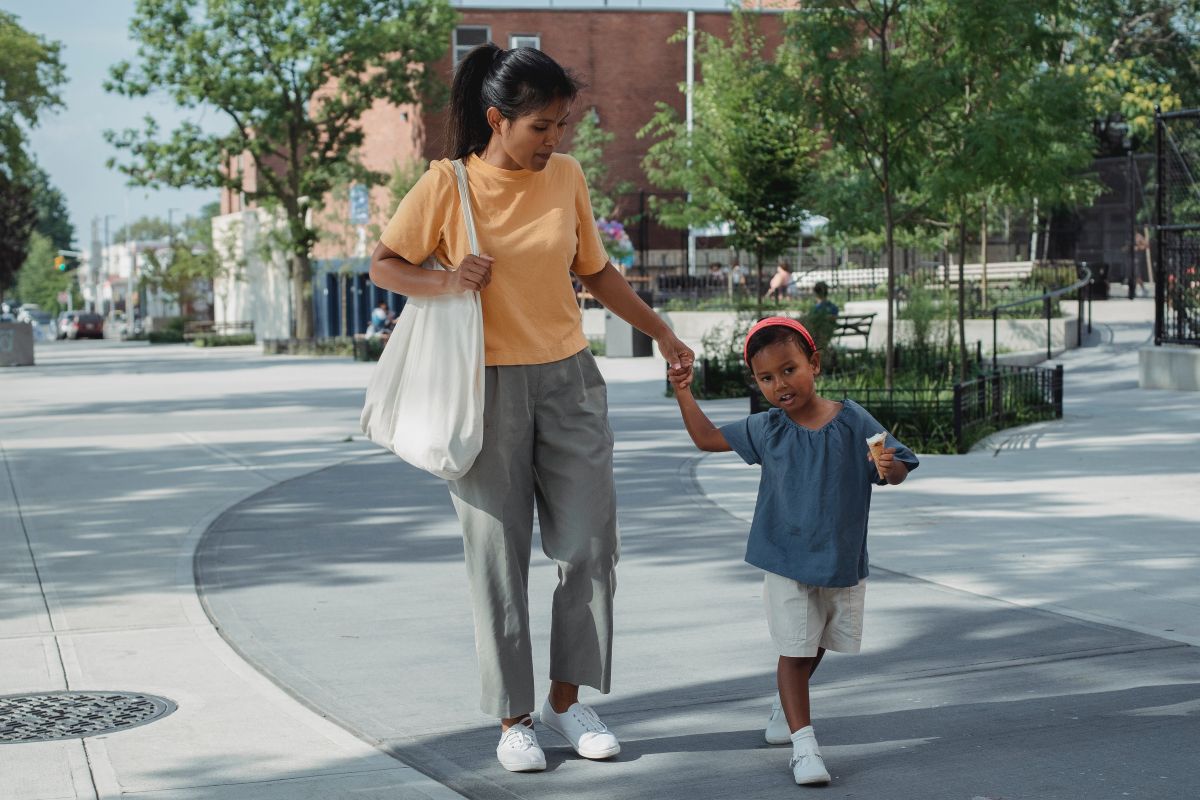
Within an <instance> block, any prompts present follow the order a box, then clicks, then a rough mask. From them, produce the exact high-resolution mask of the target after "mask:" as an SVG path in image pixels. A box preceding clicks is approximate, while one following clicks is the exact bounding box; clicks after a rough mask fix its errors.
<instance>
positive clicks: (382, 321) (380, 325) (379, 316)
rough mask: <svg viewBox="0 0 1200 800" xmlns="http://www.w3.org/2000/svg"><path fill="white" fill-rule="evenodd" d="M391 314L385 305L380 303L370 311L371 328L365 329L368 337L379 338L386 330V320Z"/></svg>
mask: <svg viewBox="0 0 1200 800" xmlns="http://www.w3.org/2000/svg"><path fill="white" fill-rule="evenodd" d="M390 316H391V312H389V311H388V307H387V303H383V302H381V303H380V304H379V305H378V306H376V307H375V308H374V309H373V310H372V311H371V326H370V328H368V329H367V335H368V336H379V335H381V334H383V333H384V332H385V331H387V330H388V318H389V317H390Z"/></svg>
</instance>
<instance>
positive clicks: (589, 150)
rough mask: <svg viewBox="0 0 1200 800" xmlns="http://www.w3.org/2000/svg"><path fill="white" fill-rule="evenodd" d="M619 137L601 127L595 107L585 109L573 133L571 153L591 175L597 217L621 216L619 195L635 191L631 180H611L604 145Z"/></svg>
mask: <svg viewBox="0 0 1200 800" xmlns="http://www.w3.org/2000/svg"><path fill="white" fill-rule="evenodd" d="M615 138H616V135H615V134H613V133H612V132H610V131H606V130H604V128H602V127H600V114H599V113H598V112H597V111H596V109H594V108H589V109H588V110H587V111H585V112H584V113H583V117H582V118H581V119H580V120H579V122H578V123H577V124H576V125H575V131H574V133H573V134H572V135H571V151H570V152H571V156H572V157H573V158H574V159H575V160H576V161H578V162H579V166H580V168H582V169H583V175H584V177H585V178H587V184H588V191H589V192H590V193H591V197H592V213H593V214H595V215H596V219H618V220H619V219H621V218H622V217H623V215H622V214H619V213H618V211H619V208H618V198H619V197H620V196H621V195H622V194H625V193H626V192H630V191H633V184H632V183H630V182H629V181H621V182H619V183H616V184H613V183H612V181H610V180H609V177H608V162H607V161H605V159H604V147H605V145H607V144H608V143H609V142H611V141H612V140H613V139H615Z"/></svg>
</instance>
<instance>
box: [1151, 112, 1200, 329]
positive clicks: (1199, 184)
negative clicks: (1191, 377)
mask: <svg viewBox="0 0 1200 800" xmlns="http://www.w3.org/2000/svg"><path fill="white" fill-rule="evenodd" d="M1155 129H1156V131H1157V137H1156V140H1157V153H1156V157H1157V158H1156V160H1157V173H1158V185H1157V187H1156V192H1155V195H1156V198H1155V214H1154V216H1155V225H1154V231H1155V235H1154V238H1155V240H1156V241H1155V259H1154V260H1155V262H1156V264H1155V269H1154V343H1155V344H1156V345H1162V344H1183V345H1200V109H1192V110H1188V111H1173V112H1170V113H1166V114H1164V113H1161V112H1160V113H1156V114H1155Z"/></svg>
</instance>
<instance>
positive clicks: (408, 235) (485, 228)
mask: <svg viewBox="0 0 1200 800" xmlns="http://www.w3.org/2000/svg"><path fill="white" fill-rule="evenodd" d="M466 165H467V184H468V186H469V188H470V194H471V210H472V212H473V213H474V215H475V232H476V234H477V235H478V237H479V248H480V251H481V252H482V253H483V254H484V255H488V256H491V257H492V258H494V259H495V261H494V262H493V263H492V282H491V283H490V284H488V286H487V287H486V288H485V289H484V290H483V292H482V293H481V299H482V300H483V341H484V350H485V356H484V357H485V361H486V363H487V364H488V365H489V366H492V365H504V364H547V363H550V362H551V361H558V360H560V359H563V358H566V357H568V356H571V355H574V354H575V353H578V352H579V351H580V350H582V349H583V348H585V347H587V339H586V338H585V337H584V335H583V326H582V325H581V322H580V313H579V305H578V304H577V303H576V301H575V291H574V288H573V287H572V285H571V276H570V274H569V273H570V272H571V271H574V272H575V274H577V275H592V274H594V273H597V272H599V271H600V270H602V269H604V266H605V265H606V264H607V263H608V255H607V254H606V253H605V251H604V245H603V243H602V242H601V241H600V234H599V232H598V231H597V230H596V225H595V223H594V221H593V217H592V201H591V198H590V197H589V196H588V188H587V182H586V180H585V179H584V177H583V170H582V169H580V167H579V162H577V161H576V160H575V159H573V158H571V157H570V156H567V155H562V154H559V153H555V154H554V155H552V156H551V157H550V161H549V163H548V164H546V168H545V169H544V170H542V171H541V172H532V171H529V170H506V169H500V168H499V167H495V166H492V165H491V164H488V163H486V162H485V161H483V160H482V159H480V158H479V157H478V156H474V155H472V156H471V157H470V158H469V159H468V160H467V161H466ZM380 240H381V241H382V242H383V244H384V246H385V247H387V248H389V249H390V250H391V251H392V252H394V253H396V254H397V255H399V256H400V257H401V258H403V259H405V260H406V261H409V262H411V263H413V264H420V263H422V262H423V261H425V259H426V258H428V257H429V256H430V254H434V255H436V256H437V259H438V261H439V262H440V263H441V264H443V265H446V266H454V267H457V266H458V264H459V262H460V261H462V259H463V258H464V257H466V256H467V255H468V254H469V253H470V246H469V245H468V242H467V231H466V226H465V223H464V222H463V215H462V209H461V207H460V205H459V198H458V179H457V178H456V177H455V174H454V166H453V165H452V164H451V163H450V161H449V160H448V159H442V160H440V161H434V162H432V163H431V164H430V165H429V171H428V172H426V173H425V174H424V175H422V176H421V179H420V180H418V181H417V183H416V185H415V186H413V188H412V190H410V191H409V193H408V194H406V195H405V196H404V199H403V200H401V201H400V205H399V207H398V208H397V209H396V213H395V214H394V215H393V216H392V219H391V221H390V222H388V224H387V227H386V228H385V229H384V231H383V235H382V236H381V237H380Z"/></svg>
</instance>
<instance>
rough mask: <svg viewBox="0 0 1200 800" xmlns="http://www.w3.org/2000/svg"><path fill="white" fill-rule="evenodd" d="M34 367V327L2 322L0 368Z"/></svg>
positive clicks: (25, 324)
mask: <svg viewBox="0 0 1200 800" xmlns="http://www.w3.org/2000/svg"><path fill="white" fill-rule="evenodd" d="M32 366H33V326H32V325H30V324H29V323H28V322H0V367H32Z"/></svg>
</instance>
